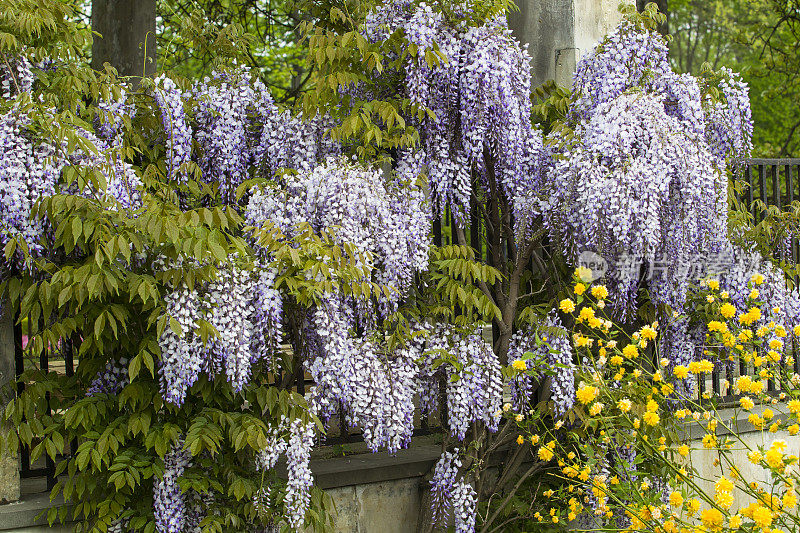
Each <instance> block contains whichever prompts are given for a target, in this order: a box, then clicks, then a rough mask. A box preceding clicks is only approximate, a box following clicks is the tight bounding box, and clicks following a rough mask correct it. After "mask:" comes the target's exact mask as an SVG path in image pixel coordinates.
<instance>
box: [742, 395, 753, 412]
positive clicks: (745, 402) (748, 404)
mask: <svg viewBox="0 0 800 533" xmlns="http://www.w3.org/2000/svg"><path fill="white" fill-rule="evenodd" d="M739 405H741V406H742V409H746V410H747V411H749V410H750V409H752V408H753V407H754V406H755V403H753V400H751V399H750V397H749V396H744V397H742V398H741V399H740V400H739Z"/></svg>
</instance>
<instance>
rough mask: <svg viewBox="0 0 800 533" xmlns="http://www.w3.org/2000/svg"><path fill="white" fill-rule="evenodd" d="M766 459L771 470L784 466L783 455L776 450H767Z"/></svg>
mask: <svg viewBox="0 0 800 533" xmlns="http://www.w3.org/2000/svg"><path fill="white" fill-rule="evenodd" d="M764 459H766V461H767V464H768V465H769V466H770V468H780V467H782V466H783V454H782V453H781V452H780V451H779V450H777V449H775V448H770V449H769V450H767V451H766V453H764Z"/></svg>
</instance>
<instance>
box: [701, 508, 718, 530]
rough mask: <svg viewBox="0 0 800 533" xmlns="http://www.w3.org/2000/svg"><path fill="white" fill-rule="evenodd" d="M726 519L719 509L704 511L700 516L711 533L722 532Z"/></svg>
mask: <svg viewBox="0 0 800 533" xmlns="http://www.w3.org/2000/svg"><path fill="white" fill-rule="evenodd" d="M723 520H724V517H723V515H722V513H721V512H720V510H719V509H714V508H713V507H712V508H711V509H704V510H703V512H702V514H701V515H700V521H701V522H702V523H703V525H704V526H706V527H707V528H708V529H709V530H711V531H720V530H721V529H722V521H723Z"/></svg>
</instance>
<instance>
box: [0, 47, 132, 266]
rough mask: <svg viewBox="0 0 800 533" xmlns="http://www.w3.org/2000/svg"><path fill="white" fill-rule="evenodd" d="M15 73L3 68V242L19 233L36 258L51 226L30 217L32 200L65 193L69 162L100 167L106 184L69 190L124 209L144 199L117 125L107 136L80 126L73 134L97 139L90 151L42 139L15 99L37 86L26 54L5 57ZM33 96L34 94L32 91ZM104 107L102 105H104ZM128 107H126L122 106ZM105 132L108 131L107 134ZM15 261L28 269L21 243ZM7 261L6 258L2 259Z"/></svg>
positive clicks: (0, 215) (0, 200)
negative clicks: (122, 155) (121, 150)
mask: <svg viewBox="0 0 800 533" xmlns="http://www.w3.org/2000/svg"><path fill="white" fill-rule="evenodd" d="M8 65H11V67H13V72H12V73H10V74H9V72H6V71H2V72H0V78H2V80H3V81H2V83H4V84H10V85H9V87H11V89H9V90H7V91H5V92H4V94H5V96H4V98H5V101H4V103H6V104H9V107H8V108H7V109H6V111H5V113H2V114H0V150H2V153H3V158H2V161H0V204H1V205H2V206H3V209H2V211H0V247H5V245H6V244H7V243H8V241H9V240H11V239H14V238H21V239H22V240H24V241H25V243H26V244H27V247H28V250H29V252H30V254H31V255H32V256H33V257H37V256H41V255H42V254H44V253H45V252H46V251H47V250H48V249H49V247H48V244H47V237H48V234H49V232H50V231H51V228H49V225H48V223H47V221H46V220H45V219H43V218H38V217H36V218H32V217H31V214H32V210H33V207H34V205H35V204H36V203H37V202H38V201H39V200H40V199H41V198H44V197H47V196H52V195H54V194H56V193H58V192H67V189H66V188H65V187H62V185H63V184H62V183H61V174H62V171H63V170H64V168H65V167H66V166H67V165H80V166H82V167H84V168H90V169H94V170H99V171H100V172H102V173H103V174H104V175H105V178H106V183H107V188H106V189H105V190H104V191H95V190H93V189H87V190H85V191H77V190H71V191H70V192H73V193H79V194H85V195H87V196H95V194H96V193H97V195H98V196H101V197H105V198H107V199H112V200H115V201H117V202H119V204H120V205H121V206H122V207H124V208H128V207H130V208H136V207H138V206H139V205H140V204H141V194H140V188H141V180H140V179H139V176H138V174H137V173H136V172H135V171H134V170H133V167H131V165H129V164H128V163H125V162H123V161H121V160H119V159H118V158H116V157H114V156H113V154H112V149H113V148H115V147H117V146H118V145H119V141H118V137H119V133H120V132H119V128H118V127H117V126H109V127H110V129H108V128H106V129H105V130H103V131H104V132H105V133H104V134H103V135H104V137H103V138H99V137H96V136H95V135H94V134H92V133H91V132H89V131H86V130H83V129H76V131H75V133H76V134H77V135H78V136H79V137H82V138H83V140H84V141H87V142H89V143H91V144H93V145H94V146H95V147H96V148H97V151H96V152H95V151H92V152H90V153H88V152H86V151H85V150H84V149H82V148H81V147H80V146H78V147H75V148H72V149H68V143H67V142H66V140H64V141H62V142H61V143H60V144H58V143H54V142H52V141H49V140H46V139H41V138H38V137H37V136H36V135H35V134H34V133H33V132H32V131H31V120H30V118H29V117H28V114H27V112H26V111H25V110H24V109H23V108H22V107H19V105H18V104H17V103H15V101H14V100H13V98H14V97H15V96H18V95H19V94H21V93H30V91H31V90H32V89H33V80H34V79H35V75H34V72H33V71H32V70H31V69H32V67H31V64H30V62H28V61H27V60H26V59H25V58H19V59H17V60H14V61H9V62H7V65H6V66H4V67H3V68H4V69H6V70H7V69H8V68H9V67H8ZM30 96H31V97H32V95H30ZM101 107H102V106H101ZM120 112H124V106H123V107H121V108H120ZM110 115H111V114H109V115H108V117H106V118H109V117H110ZM106 134H108V135H110V136H106ZM11 263H12V264H11V265H8V266H15V267H17V268H20V269H25V268H28V267H30V266H31V265H25V264H24V260H23V256H22V253H21V252H20V248H19V247H18V248H17V253H16V254H15V255H14V257H13V258H12V259H11ZM0 264H2V266H6V265H5V258H2V259H0Z"/></svg>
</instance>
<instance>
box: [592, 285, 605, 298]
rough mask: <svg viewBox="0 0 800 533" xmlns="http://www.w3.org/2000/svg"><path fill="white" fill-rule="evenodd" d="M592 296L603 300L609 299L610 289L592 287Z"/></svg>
mask: <svg viewBox="0 0 800 533" xmlns="http://www.w3.org/2000/svg"><path fill="white" fill-rule="evenodd" d="M592 296H594V297H595V298H599V299H600V300H602V299H603V298H607V297H608V289H606V286H605V285H595V286H594V287H592Z"/></svg>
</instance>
